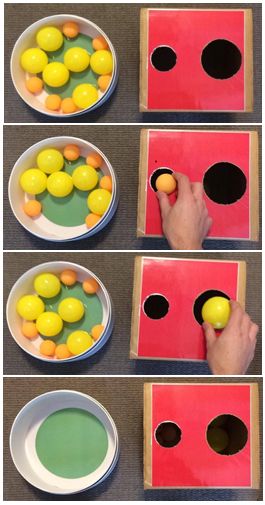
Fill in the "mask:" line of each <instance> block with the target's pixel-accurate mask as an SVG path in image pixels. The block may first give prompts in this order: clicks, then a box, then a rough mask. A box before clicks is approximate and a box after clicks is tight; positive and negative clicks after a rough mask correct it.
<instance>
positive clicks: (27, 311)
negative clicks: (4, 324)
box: [16, 295, 45, 321]
mask: <svg viewBox="0 0 265 505" xmlns="http://www.w3.org/2000/svg"><path fill="white" fill-rule="evenodd" d="M16 308H17V312H18V314H19V315H20V317H23V319H26V320H27V321H34V320H35V319H37V318H38V317H39V316H40V315H41V314H42V313H43V312H44V310H45V305H44V303H43V301H42V300H41V298H39V297H38V296H36V295H25V296H22V298H20V299H19V301H18V303H17V307H16Z"/></svg>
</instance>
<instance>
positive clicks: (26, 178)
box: [19, 168, 47, 195]
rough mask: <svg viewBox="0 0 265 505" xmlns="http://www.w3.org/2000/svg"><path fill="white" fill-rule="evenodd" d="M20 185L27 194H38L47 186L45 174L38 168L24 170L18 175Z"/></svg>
mask: <svg viewBox="0 0 265 505" xmlns="http://www.w3.org/2000/svg"><path fill="white" fill-rule="evenodd" d="M19 182H20V186H21V187H22V189H23V190H24V191H25V192H26V193H29V195H39V194H40V193H42V192H43V191H45V189H46V187H47V175H45V174H44V173H43V172H42V171H41V170H39V169H38V168H29V169H28V170H25V172H23V174H22V175H21V177H20V181H19Z"/></svg>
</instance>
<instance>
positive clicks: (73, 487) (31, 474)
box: [10, 390, 118, 495]
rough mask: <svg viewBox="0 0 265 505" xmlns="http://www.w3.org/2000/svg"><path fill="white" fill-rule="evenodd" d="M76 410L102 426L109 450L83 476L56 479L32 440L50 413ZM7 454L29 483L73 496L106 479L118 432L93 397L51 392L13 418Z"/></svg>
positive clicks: (109, 417)
mask: <svg viewBox="0 0 265 505" xmlns="http://www.w3.org/2000/svg"><path fill="white" fill-rule="evenodd" d="M65 408H78V409H83V410H86V411H88V412H89V413H91V414H93V415H94V416H96V417H97V418H98V419H99V420H100V421H101V423H102V424H103V425H104V427H105V430H106V432H107V437H108V449H107V454H106V456H105V459H104V461H103V462H102V463H101V465H100V466H99V467H98V468H97V469H96V470H95V471H94V472H92V473H90V474H89V475H87V476H85V477H80V478H74V479H67V478H63V477H58V476H57V475H55V474H53V473H52V472H50V471H49V470H47V469H46V468H45V467H44V466H43V465H42V463H41V462H40V460H39V458H38V455H37V452H36V448H35V439H36V435H37V431H38V429H39V427H40V425H41V424H42V423H43V421H44V420H45V419H46V418H47V417H48V416H49V415H51V414H52V413H53V412H56V411H58V410H62V409H65ZM10 452H11V456H12V459H13V462H14V464H15V466H16V468H17V470H18V472H19V473H20V474H21V475H22V477H24V479H26V480H27V481H28V482H29V483H30V484H32V485H33V486H35V487H37V488H38V489H41V490H42V491H46V492H48V493H53V494H62V495H66V494H72V493H78V492H81V491H84V490H85V489H88V488H90V487H94V486H95V485H96V484H98V483H99V482H102V480H105V479H106V478H107V477H108V475H109V473H110V470H111V471H112V470H113V468H114V466H115V464H116V462H117V452H118V433H117V429H116V426H115V423H114V421H113V419H112V418H111V416H110V415H109V413H108V412H107V410H106V409H105V408H104V407H103V406H102V405H101V404H100V403H99V402H97V401H96V400H95V399H94V398H92V397H90V396H88V395H85V394H83V393H79V392H77V391H69V390H59V391H51V392H48V393H45V394H42V395H40V396H37V397H36V398H34V399H33V400H31V401H30V402H29V403H27V404H26V405H25V406H24V407H23V408H22V409H21V411H20V412H19V413H18V415H17V416H16V418H15V420H14V422H13V425H12V428H11V432H10Z"/></svg>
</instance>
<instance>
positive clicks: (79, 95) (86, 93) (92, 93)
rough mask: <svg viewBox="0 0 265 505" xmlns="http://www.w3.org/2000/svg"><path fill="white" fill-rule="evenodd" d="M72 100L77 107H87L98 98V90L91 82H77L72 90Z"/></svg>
mask: <svg viewBox="0 0 265 505" xmlns="http://www.w3.org/2000/svg"><path fill="white" fill-rule="evenodd" d="M72 98H73V101H74V103H75V105H76V106H77V107H79V109H87V108H88V107H91V105H93V103H95V102H97V100H98V90H97V89H96V88H95V86H92V84H86V83H84V84H79V85H78V86H76V88H75V89H74V91H73V94H72Z"/></svg>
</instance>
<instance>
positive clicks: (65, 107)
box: [61, 97, 78, 114]
mask: <svg viewBox="0 0 265 505" xmlns="http://www.w3.org/2000/svg"><path fill="white" fill-rule="evenodd" d="M61 107H62V111H63V113H64V114H73V112H76V111H77V110H78V108H77V107H76V105H75V103H74V101H73V99H72V98H70V97H69V98H64V99H63V100H62V103H61Z"/></svg>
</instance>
